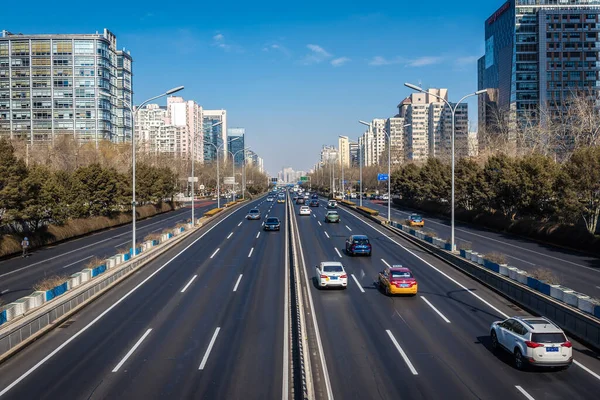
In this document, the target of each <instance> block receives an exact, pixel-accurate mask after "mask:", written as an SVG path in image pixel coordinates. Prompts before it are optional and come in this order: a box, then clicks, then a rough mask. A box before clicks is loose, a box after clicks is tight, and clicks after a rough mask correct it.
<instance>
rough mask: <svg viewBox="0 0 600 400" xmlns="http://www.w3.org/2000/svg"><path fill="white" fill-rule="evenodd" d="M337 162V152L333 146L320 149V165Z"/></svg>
mask: <svg viewBox="0 0 600 400" xmlns="http://www.w3.org/2000/svg"><path fill="white" fill-rule="evenodd" d="M338 162H339V152H338V150H337V149H336V148H335V146H323V148H322V149H321V163H322V164H324V165H327V164H333V163H338Z"/></svg>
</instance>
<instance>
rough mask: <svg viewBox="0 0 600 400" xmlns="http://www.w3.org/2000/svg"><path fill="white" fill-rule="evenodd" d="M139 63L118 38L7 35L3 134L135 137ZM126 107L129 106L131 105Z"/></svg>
mask: <svg viewBox="0 0 600 400" xmlns="http://www.w3.org/2000/svg"><path fill="white" fill-rule="evenodd" d="M132 75H133V74H132V58H131V55H130V54H129V52H127V51H125V50H118V48H117V38H116V36H115V35H114V34H113V33H111V32H110V31H108V30H107V29H104V32H103V33H97V32H96V33H95V34H57V35H23V34H12V33H10V32H8V31H2V33H1V35H0V136H4V137H10V138H16V139H23V140H27V141H30V142H31V143H35V142H52V141H53V140H54V139H56V138H57V137H58V136H60V135H69V136H72V137H74V138H75V139H77V140H79V141H83V142H96V143H98V142H99V141H101V140H110V141H113V142H125V141H130V140H131V133H132V132H131V122H130V121H131V114H130V112H129V109H128V108H129V107H131V106H132V104H131V103H132V101H133V100H132V95H133V91H132ZM124 103H128V104H127V105H125V104H124Z"/></svg>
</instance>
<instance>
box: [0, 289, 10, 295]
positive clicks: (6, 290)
mask: <svg viewBox="0 0 600 400" xmlns="http://www.w3.org/2000/svg"><path fill="white" fill-rule="evenodd" d="M8 292H10V289H5V290H3V291H1V292H0V294H4V293H8Z"/></svg>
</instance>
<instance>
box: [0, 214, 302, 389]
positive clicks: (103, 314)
mask: <svg viewBox="0 0 600 400" xmlns="http://www.w3.org/2000/svg"><path fill="white" fill-rule="evenodd" d="M239 210H241V209H238V210H236V211H234V212H232V213H231V214H229V215H228V216H226V217H225V218H223V219H222V220H220V221H219V222H217V223H216V224H215V225H213V226H212V227H210V228H209V229H208V230H207V231H206V232H204V233H203V234H202V235H200V237H199V238H197V239H196V240H194V241H193V242H192V243H190V244H189V245H187V246H186V247H185V248H184V249H183V250H181V251H180V252H179V253H177V254H175V255H174V256H173V258H171V259H170V260H169V261H167V262H166V263H164V264H163V265H162V266H161V267H159V268H158V269H157V270H156V271H154V272H153V273H151V274H150V275H149V276H148V277H147V278H146V279H144V280H143V281H141V282H140V283H138V284H137V286H135V287H134V288H133V289H131V290H130V291H129V292H127V293H125V294H124V295H123V297H121V298H120V299H119V300H117V301H116V302H114V303H112V304H111V306H110V307H108V308H107V309H106V310H104V311H103V312H102V313H101V314H100V315H98V316H97V317H96V318H94V320H92V322H90V323H89V324H87V325H86V326H84V327H83V328H81V330H80V331H78V332H77V333H75V334H74V335H73V336H71V337H69V338H68V339H67V340H65V341H64V342H63V344H61V345H60V346H58V347H57V348H56V349H54V350H53V351H52V352H51V353H50V354H48V355H47V356H46V357H44V358H43V359H41V360H40V361H39V362H38V363H37V364H35V365H34V366H33V367H31V368H29V369H28V370H27V371H26V372H24V373H23V374H22V375H21V376H19V377H18V378H17V379H15V380H14V381H13V383H11V384H10V385H8V386H7V387H6V388H4V389H3V390H2V391H1V392H0V397H2V396H4V395H5V394H6V393H8V392H9V391H10V390H11V389H12V388H14V387H15V386H16V385H18V384H19V383H20V382H21V381H23V379H25V378H27V377H28V376H29V375H31V374H32V373H33V372H35V371H36V370H37V369H38V368H39V367H41V366H42V365H44V364H45V363H46V362H48V360H50V359H51V358H52V357H54V356H55V355H56V354H57V353H58V352H59V351H61V350H62V349H64V348H65V347H66V346H67V345H68V344H69V343H71V342H72V341H73V340H75V339H77V338H78V337H79V336H80V335H81V334H83V333H84V332H85V331H87V330H88V329H89V328H91V327H92V326H94V325H95V324H96V323H97V322H98V321H100V320H101V319H102V318H103V317H104V316H105V315H106V314H108V313H109V312H111V311H112V310H113V308H115V307H116V306H118V305H119V304H121V302H122V301H123V300H125V299H126V298H128V297H129V296H131V294H133V293H134V292H135V291H137V290H138V289H139V288H141V287H142V286H143V285H144V284H146V282H148V281H149V280H150V279H152V278H154V277H155V276H156V275H157V274H158V273H159V272H160V271H162V270H163V269H165V268H166V267H167V265H169V264H171V263H172V262H173V260H175V259H176V258H177V257H179V256H180V255H182V254H183V253H185V252H186V251H188V249H189V248H190V247H192V246H194V245H195V244H196V243H198V242H199V241H200V240H202V239H203V238H204V237H205V236H206V235H208V234H209V233H210V232H211V231H212V230H213V229H215V228H216V227H217V226H219V225H221V224H222V223H223V222H224V221H225V220H226V219H228V218H229V217H231V216H232V215H234V214H236V213H237V212H238V211H239ZM74 251H78V250H74ZM46 261H47V260H46ZM307 284H308V282H307Z"/></svg>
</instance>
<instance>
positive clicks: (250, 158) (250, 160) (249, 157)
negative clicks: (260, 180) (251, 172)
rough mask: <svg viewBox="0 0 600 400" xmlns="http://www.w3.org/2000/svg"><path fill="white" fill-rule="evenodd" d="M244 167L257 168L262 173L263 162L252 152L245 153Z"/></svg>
mask: <svg viewBox="0 0 600 400" xmlns="http://www.w3.org/2000/svg"><path fill="white" fill-rule="evenodd" d="M246 165H248V166H253V167H256V168H258V170H259V171H260V172H264V170H265V169H264V161H263V159H262V157H259V156H258V154H256V153H255V152H254V151H252V150H248V151H247V152H246Z"/></svg>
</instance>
